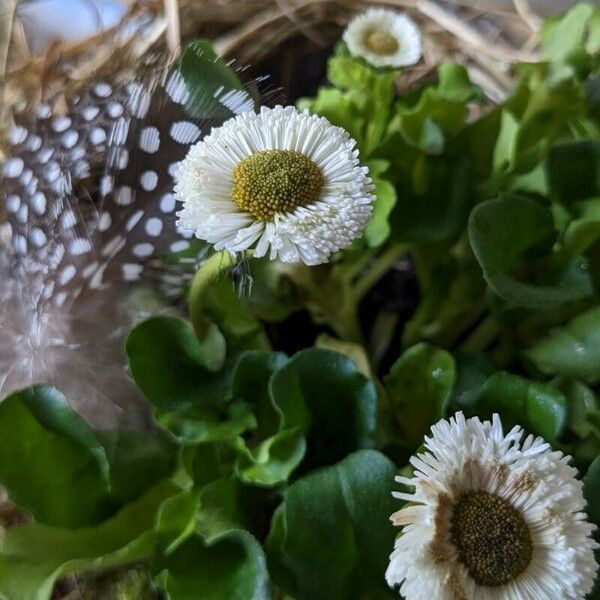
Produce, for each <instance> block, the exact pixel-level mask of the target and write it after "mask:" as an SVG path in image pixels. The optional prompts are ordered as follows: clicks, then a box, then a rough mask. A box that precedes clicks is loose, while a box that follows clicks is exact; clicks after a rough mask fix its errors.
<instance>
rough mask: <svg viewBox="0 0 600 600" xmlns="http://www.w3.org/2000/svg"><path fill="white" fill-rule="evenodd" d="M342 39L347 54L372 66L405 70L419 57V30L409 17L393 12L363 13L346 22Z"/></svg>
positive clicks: (371, 10)
mask: <svg viewBox="0 0 600 600" xmlns="http://www.w3.org/2000/svg"><path fill="white" fill-rule="evenodd" d="M343 39H344V42H346V45H347V46H348V49H349V50H350V53H351V54H353V55H354V56H360V57H362V58H364V59H365V60H366V61H367V62H370V63H371V64H372V65H374V66H375V67H406V66H408V65H414V64H415V63H418V62H419V59H420V58H421V53H422V42H421V32H420V31H419V28H418V27H417V25H416V23H415V22H414V21H413V20H412V19H411V18H410V17H408V16H407V15H405V14H403V13H399V12H396V11H394V10H388V9H385V8H370V9H369V10H366V11H365V12H364V13H362V14H360V15H358V17H355V18H354V19H353V20H352V21H350V23H349V24H348V27H346V31H344V37H343Z"/></svg>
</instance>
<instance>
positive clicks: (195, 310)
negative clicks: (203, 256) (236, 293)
mask: <svg viewBox="0 0 600 600" xmlns="http://www.w3.org/2000/svg"><path fill="white" fill-rule="evenodd" d="M235 260H236V259H235V258H234V257H233V256H232V255H231V254H229V252H217V253H216V254H213V255H212V256H211V257H210V258H209V259H208V260H206V261H205V262H204V263H203V264H202V266H201V267H200V268H199V269H198V271H197V273H196V275H194V279H192V284H191V286H190V293H189V304H190V320H191V321H192V325H193V326H194V329H195V331H196V335H197V336H198V339H200V340H202V339H204V338H205V336H206V335H207V334H208V330H209V327H210V322H209V321H207V320H206V318H205V316H204V312H203V306H204V301H203V296H204V294H205V293H206V290H207V289H208V287H209V286H210V285H211V284H212V283H213V282H214V280H215V279H216V278H217V277H218V276H219V274H220V273H222V272H223V271H226V270H227V269H229V268H230V267H231V266H233V265H234V264H235Z"/></svg>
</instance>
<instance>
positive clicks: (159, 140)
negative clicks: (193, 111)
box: [0, 68, 248, 426]
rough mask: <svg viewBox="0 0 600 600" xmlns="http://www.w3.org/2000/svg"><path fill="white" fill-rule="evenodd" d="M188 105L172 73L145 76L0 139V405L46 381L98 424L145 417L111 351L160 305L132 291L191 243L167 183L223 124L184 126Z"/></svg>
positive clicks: (242, 102) (43, 111) (96, 90)
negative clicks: (4, 145)
mask: <svg viewBox="0 0 600 600" xmlns="http://www.w3.org/2000/svg"><path fill="white" fill-rule="evenodd" d="M189 94H190V92H189V90H188V88H187V86H186V83H185V81H184V79H183V77H182V76H181V75H180V73H179V72H178V71H177V70H176V69H174V68H161V69H156V70H154V71H153V74H152V75H151V76H148V77H145V78H144V79H142V80H140V81H135V82H133V83H129V84H127V85H122V86H115V85H111V84H110V83H107V82H97V83H95V84H94V85H92V86H91V87H90V88H89V89H87V90H86V91H85V92H84V93H82V94H81V95H80V96H79V97H77V98H75V99H74V100H73V101H72V103H71V104H70V106H69V107H68V111H67V112H66V113H65V114H55V113H54V112H53V110H52V108H51V107H50V105H47V104H44V105H41V106H39V107H38V109H37V111H36V114H35V116H33V117H29V118H25V119H23V120H22V121H21V122H19V123H18V124H17V126H16V127H15V128H14V129H13V130H12V131H11V132H10V134H9V143H10V155H9V156H8V157H7V159H6V160H5V162H4V165H3V174H2V182H1V185H2V188H1V189H2V195H3V204H4V212H5V214H6V222H5V223H2V225H1V227H2V230H1V233H2V239H4V240H5V242H6V243H5V244H3V245H2V246H3V247H2V249H1V250H0V302H1V303H2V306H3V310H2V313H1V314H0V399H1V398H3V397H5V396H6V395H7V394H9V393H11V392H12V391H14V390H17V389H20V388H23V387H26V386H28V385H31V384H33V383H39V382H45V383H50V384H52V385H55V386H56V387H57V388H59V389H60V390H61V391H62V392H63V393H64V394H65V395H66V396H67V398H69V399H70V400H71V402H72V403H73V405H74V407H75V408H76V409H77V410H78V411H79V412H80V413H81V414H82V415H83V416H85V417H86V418H87V419H88V420H89V421H90V422H92V423H93V424H95V425H98V426H103V425H113V424H115V422H117V421H119V422H120V421H122V419H123V418H125V419H126V420H128V421H132V420H133V421H139V419H140V418H143V414H144V411H143V409H141V408H139V407H140V406H141V405H140V404H138V403H137V402H136V400H135V398H136V392H135V390H134V388H133V386H132V385H131V383H130V382H129V380H128V377H127V374H126V370H125V364H124V358H123V352H122V343H123V339H124V336H125V334H126V332H127V331H128V330H129V328H130V327H131V326H132V325H133V323H134V322H135V321H136V320H137V319H139V318H142V317H144V316H148V315H149V314H150V313H151V312H152V311H154V310H156V299H157V298H159V296H155V295H152V294H151V293H150V292H149V294H150V295H149V296H148V297H146V298H145V299H144V300H143V301H141V302H140V296H139V291H136V292H134V291H133V288H132V286H131V282H142V283H145V284H154V283H156V281H157V273H158V272H160V274H161V277H162V278H163V279H167V280H168V278H169V277H171V279H173V277H175V279H177V278H178V277H179V276H180V273H177V272H176V273H173V272H169V271H168V270H165V269H163V268H160V265H161V264H162V262H161V257H163V256H164V255H166V254H169V253H172V252H178V251H182V250H184V249H186V248H187V247H188V246H189V244H190V242H189V237H190V235H188V234H186V233H185V232H178V231H177V230H176V225H175V220H176V219H175V211H176V205H175V198H174V195H173V174H174V172H175V169H176V168H177V165H178V163H179V161H181V160H182V159H183V158H184V157H185V155H186V154H187V152H188V149H189V148H190V146H191V145H193V144H194V143H195V142H197V141H198V140H200V139H201V137H202V136H203V135H205V134H206V133H208V130H209V129H210V128H211V126H213V125H218V124H220V123H219V121H218V119H215V117H214V115H211V117H210V119H208V118H207V119H193V118H191V117H190V115H189V114H188V111H187V110H186V103H187V101H188V98H189ZM219 94H221V96H223V94H222V93H221V91H219ZM225 100H226V102H227V103H228V109H229V110H232V111H233V112H234V113H235V112H239V111H241V110H245V109H247V107H248V102H247V100H248V95H247V94H243V93H242V94H239V96H238V98H237V102H236V104H234V105H232V104H231V97H230V96H226V98H225ZM131 293H136V294H137V296H136V302H133V303H132V302H131V298H130V295H131ZM159 305H160V302H159ZM133 306H135V310H133V309H132V307H133ZM136 406H138V408H139V410H138V409H136Z"/></svg>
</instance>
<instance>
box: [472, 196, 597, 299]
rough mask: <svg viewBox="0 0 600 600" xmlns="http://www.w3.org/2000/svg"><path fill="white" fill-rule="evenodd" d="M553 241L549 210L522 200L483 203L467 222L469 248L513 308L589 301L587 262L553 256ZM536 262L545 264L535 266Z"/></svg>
mask: <svg viewBox="0 0 600 600" xmlns="http://www.w3.org/2000/svg"><path fill="white" fill-rule="evenodd" d="M555 235H556V234H555V231H554V223H553V218H552V213H551V212H550V210H548V209H547V208H544V207H542V206H540V205H539V204H537V203H536V202H534V201H532V200H529V199H527V198H524V197H518V196H504V197H502V198H499V199H498V200H489V201H487V202H482V203H481V204H479V205H478V206H476V207H475V208H474V209H473V211H472V213H471V217H470V219H469V239H470V241H471V246H472V248H473V252H474V254H475V256H476V257H477V260H478V262H479V264H480V266H481V268H482V270H483V275H484V277H485V279H486V281H487V283H488V285H489V286H490V288H491V289H492V290H493V291H494V292H495V293H496V294H497V295H498V296H500V297H501V298H502V299H504V300H505V301H507V302H508V303H509V304H510V305H514V306H525V307H528V308H535V309H553V308H556V307H558V306H560V305H561V304H565V303H566V302H570V301H574V300H580V299H583V298H586V297H588V296H590V295H591V293H592V286H591V282H590V278H589V275H588V273H587V272H586V270H585V266H584V264H585V261H583V259H581V258H578V257H573V258H570V257H563V256H559V255H556V256H553V255H551V251H552V248H551V244H552V243H553V242H554V239H555ZM534 258H536V259H537V260H540V259H543V260H544V261H545V263H541V264H537V265H536V264H535V263H532V262H531V261H532V260H533V259H534Z"/></svg>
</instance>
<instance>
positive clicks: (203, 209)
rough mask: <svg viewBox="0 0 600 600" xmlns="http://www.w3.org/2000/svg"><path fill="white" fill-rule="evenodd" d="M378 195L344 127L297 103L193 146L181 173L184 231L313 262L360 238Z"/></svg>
mask: <svg viewBox="0 0 600 600" xmlns="http://www.w3.org/2000/svg"><path fill="white" fill-rule="evenodd" d="M372 189H373V185H372V183H371V179H370V178H369V177H368V169H367V168H366V167H361V166H360V164H359V160H358V150H357V149H356V142H355V141H354V140H353V139H352V138H351V137H350V136H349V135H348V133H347V132H346V131H345V130H344V129H342V128H341V127H335V126H333V125H331V123H329V121H328V120H327V119H325V118H324V117H319V116H316V115H309V114H308V113H307V112H299V111H297V110H296V109H295V108H294V107H292V106H288V107H285V108H284V107H281V106H277V107H275V108H265V107H263V108H261V110H260V112H259V113H254V112H245V113H243V114H241V115H238V116H237V117H234V118H232V119H230V120H229V121H227V122H226V123H225V124H224V125H223V126H222V127H218V128H215V129H213V130H212V132H211V133H210V135H208V136H207V137H205V138H204V139H203V140H202V141H201V142H199V143H197V144H196V145H195V146H193V147H192V148H191V149H190V151H189V153H188V155H187V157H186V158H185V159H184V160H183V161H182V163H181V166H180V168H179V170H178V173H177V176H176V184H175V194H176V197H177V199H178V200H179V201H180V202H182V203H183V209H182V210H181V211H180V212H179V213H178V217H179V221H178V226H179V227H181V228H183V229H187V230H192V231H193V232H194V233H195V235H196V237H198V238H199V239H202V240H206V241H207V242H209V243H211V244H213V245H214V247H215V249H216V250H227V251H229V252H230V253H232V254H235V253H240V252H244V251H246V250H253V253H254V256H256V257H261V256H265V255H267V254H268V255H269V258H270V259H271V260H274V259H276V258H278V259H280V260H282V261H284V262H290V263H293V262H304V263H305V264H307V265H317V264H321V263H324V262H327V261H328V259H329V257H330V255H331V254H332V253H333V252H336V251H338V250H340V249H342V248H345V247H346V246H348V245H350V244H351V243H352V241H354V240H355V239H356V238H358V237H359V236H360V235H361V234H362V232H363V230H364V228H365V227H366V225H367V223H368V221H369V218H370V216H371V211H372V202H373V200H374V197H373V195H372V193H371V192H372Z"/></svg>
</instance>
